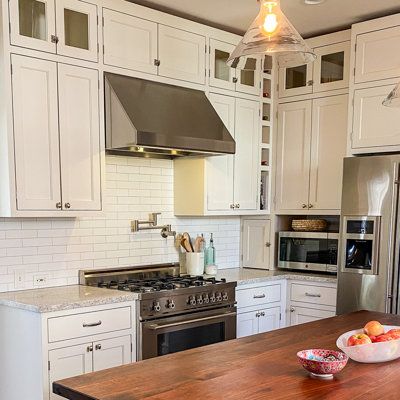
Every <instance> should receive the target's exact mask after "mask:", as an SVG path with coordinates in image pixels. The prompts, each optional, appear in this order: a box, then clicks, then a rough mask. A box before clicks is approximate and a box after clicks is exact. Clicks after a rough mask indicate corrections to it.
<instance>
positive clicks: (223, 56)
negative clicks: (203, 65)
mask: <svg viewBox="0 0 400 400" xmlns="http://www.w3.org/2000/svg"><path fill="white" fill-rule="evenodd" d="M228 58H229V53H227V52H226V51H222V50H218V49H215V67H214V77H215V78H217V79H221V80H223V81H227V82H229V80H230V67H228V65H227V64H226V62H227V61H228Z"/></svg>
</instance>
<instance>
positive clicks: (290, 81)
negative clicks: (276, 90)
mask: <svg viewBox="0 0 400 400" xmlns="http://www.w3.org/2000/svg"><path fill="white" fill-rule="evenodd" d="M306 84H307V65H300V66H298V67H293V68H287V69H286V81H285V88H286V89H295V88H301V87H304V86H306Z"/></svg>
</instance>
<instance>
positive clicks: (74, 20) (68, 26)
mask: <svg viewBox="0 0 400 400" xmlns="http://www.w3.org/2000/svg"><path fill="white" fill-rule="evenodd" d="M64 29H65V45H66V46H71V47H77V48H79V49H84V50H89V16H88V15H87V14H84V13H81V12H78V11H75V10H69V9H67V8H66V9H64Z"/></svg>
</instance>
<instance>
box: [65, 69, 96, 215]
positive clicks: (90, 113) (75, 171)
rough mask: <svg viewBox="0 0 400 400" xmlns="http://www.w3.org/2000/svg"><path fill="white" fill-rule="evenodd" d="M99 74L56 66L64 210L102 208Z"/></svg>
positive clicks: (92, 71) (87, 70)
mask: <svg viewBox="0 0 400 400" xmlns="http://www.w3.org/2000/svg"><path fill="white" fill-rule="evenodd" d="M98 79H99V78H98V72H97V71H95V70H92V69H88V68H81V67H75V66H72V65H66V64H59V66H58V85H59V120H60V155H61V182H62V197H63V203H64V204H63V208H65V209H66V210H100V209H101V193H100V191H101V188H100V186H101V184H100V182H101V168H100V126H99V94H98Z"/></svg>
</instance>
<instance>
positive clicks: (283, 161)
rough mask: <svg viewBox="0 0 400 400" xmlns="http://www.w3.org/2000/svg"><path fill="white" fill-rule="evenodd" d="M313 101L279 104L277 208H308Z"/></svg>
mask: <svg viewBox="0 0 400 400" xmlns="http://www.w3.org/2000/svg"><path fill="white" fill-rule="evenodd" d="M311 107H312V101H311V100H307V101H297V102H294V103H286V104H280V105H279V108H278V138H277V140H278V143H277V156H276V159H277V169H276V208H277V209H278V210H301V209H307V208H308V191H309V174H310V144H311Z"/></svg>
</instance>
